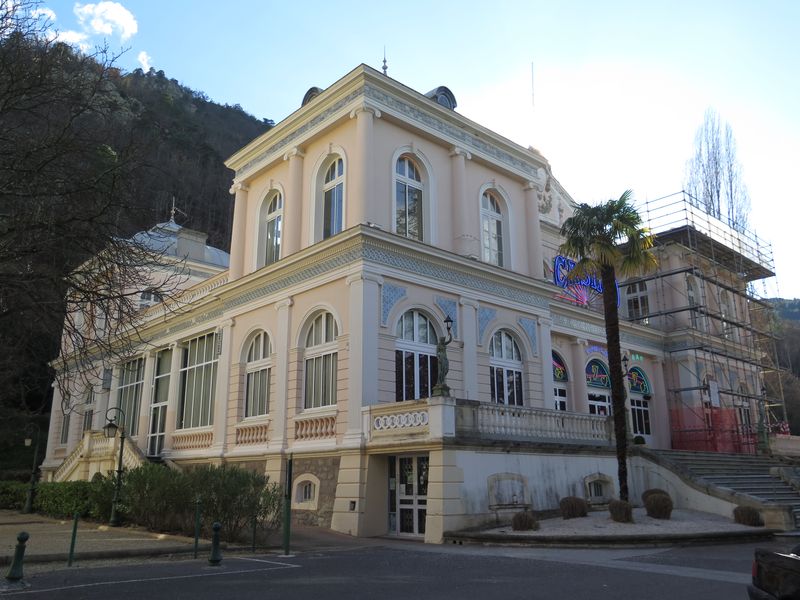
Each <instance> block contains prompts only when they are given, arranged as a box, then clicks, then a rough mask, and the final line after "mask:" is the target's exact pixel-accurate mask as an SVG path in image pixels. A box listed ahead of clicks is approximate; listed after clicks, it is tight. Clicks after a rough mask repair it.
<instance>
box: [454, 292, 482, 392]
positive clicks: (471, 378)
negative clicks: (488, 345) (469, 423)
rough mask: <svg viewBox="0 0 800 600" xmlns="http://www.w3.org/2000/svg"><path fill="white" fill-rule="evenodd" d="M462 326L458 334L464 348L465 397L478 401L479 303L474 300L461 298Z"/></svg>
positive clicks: (463, 375) (459, 301)
mask: <svg viewBox="0 0 800 600" xmlns="http://www.w3.org/2000/svg"><path fill="white" fill-rule="evenodd" d="M458 303H459V304H460V305H461V325H460V327H459V328H458V333H459V335H460V336H461V341H462V342H463V346H462V350H461V351H462V353H463V354H462V357H461V359H462V361H463V365H464V366H463V368H462V370H461V371H462V377H463V385H464V397H465V398H466V399H467V400H478V316H477V315H478V302H477V300H473V299H472V298H459V300H458Z"/></svg>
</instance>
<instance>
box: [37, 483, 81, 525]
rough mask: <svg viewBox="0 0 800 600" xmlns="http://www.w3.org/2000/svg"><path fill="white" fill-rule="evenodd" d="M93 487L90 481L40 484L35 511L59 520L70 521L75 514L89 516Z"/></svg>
mask: <svg viewBox="0 0 800 600" xmlns="http://www.w3.org/2000/svg"><path fill="white" fill-rule="evenodd" d="M91 486H92V483H91V482H89V481H57V482H56V481H48V482H43V483H40V484H39V485H38V486H37V488H36V498H35V500H34V504H33V506H34V510H35V511H36V512H39V513H42V514H45V515H48V516H50V517H56V518H59V519H69V518H71V517H72V515H73V514H75V513H78V514H79V515H80V516H81V517H86V516H89V515H90V514H91V508H92V505H91V501H90V500H89V490H90V489H91Z"/></svg>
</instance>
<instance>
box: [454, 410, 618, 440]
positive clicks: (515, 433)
mask: <svg viewBox="0 0 800 600" xmlns="http://www.w3.org/2000/svg"><path fill="white" fill-rule="evenodd" d="M469 408H472V409H473V410H474V418H473V419H471V421H472V428H471V429H473V431H471V432H470V433H477V434H479V435H480V436H481V437H495V438H513V439H520V440H541V441H558V442H568V443H595V444H598V443H599V444H610V443H611V439H612V437H611V423H610V421H609V419H608V417H598V416H594V415H587V414H582V413H570V412H564V411H557V410H548V409H544V408H530V407H526V406H505V405H499V404H486V403H476V404H474V405H472V406H471V407H468V406H464V407H463V409H467V410H468V409H469ZM462 422H464V421H463V420H462Z"/></svg>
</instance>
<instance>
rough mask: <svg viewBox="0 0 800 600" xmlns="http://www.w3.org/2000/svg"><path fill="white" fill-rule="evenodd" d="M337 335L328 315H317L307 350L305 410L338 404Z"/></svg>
mask: <svg viewBox="0 0 800 600" xmlns="http://www.w3.org/2000/svg"><path fill="white" fill-rule="evenodd" d="M338 335H339V333H338V329H337V326H336V321H335V320H334V318H333V315H332V314H331V313H328V312H323V313H320V314H319V315H317V316H316V317H315V318H314V320H313V321H312V322H311V325H310V326H309V328H308V334H307V335H306V347H305V393H304V398H305V401H304V407H305V408H319V407H321V406H333V405H334V404H336V382H337V347H336V337H337V336H338Z"/></svg>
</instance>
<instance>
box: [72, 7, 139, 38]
mask: <svg viewBox="0 0 800 600" xmlns="http://www.w3.org/2000/svg"><path fill="white" fill-rule="evenodd" d="M75 16H76V17H78V23H80V25H81V27H83V29H84V30H85V31H87V32H89V33H91V34H102V35H113V34H114V33H118V34H119V36H120V39H121V40H122V41H123V42H124V41H126V40H128V39H130V38H131V37H133V36H134V35H135V34H136V32H138V31H139V24H138V23H137V22H136V18H135V17H134V16H133V14H132V13H131V12H130V11H129V10H128V9H127V8H125V7H124V6H122V4H120V3H119V2H98V3H97V4H75Z"/></svg>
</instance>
